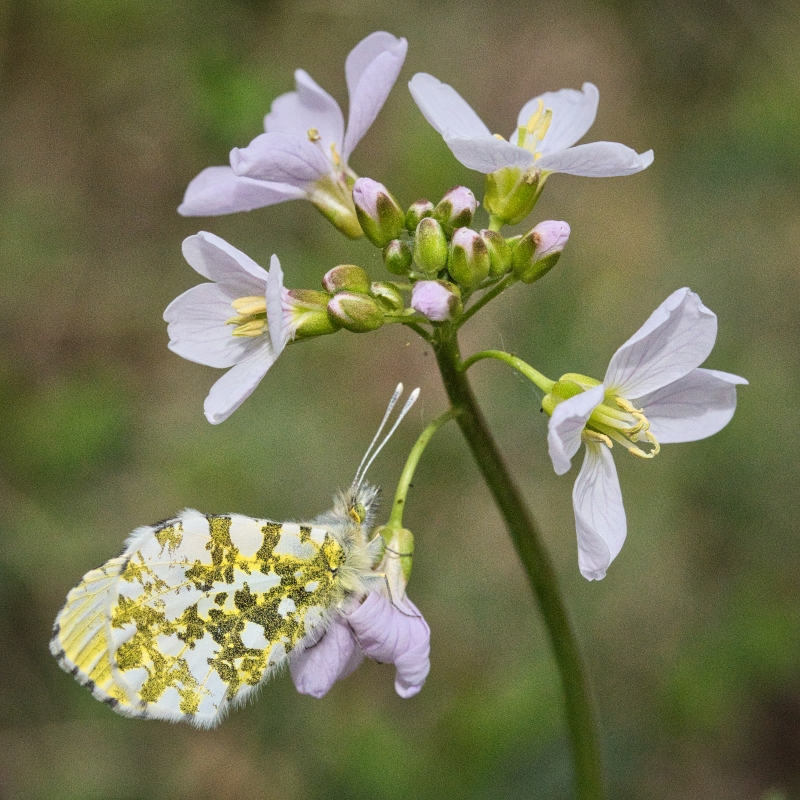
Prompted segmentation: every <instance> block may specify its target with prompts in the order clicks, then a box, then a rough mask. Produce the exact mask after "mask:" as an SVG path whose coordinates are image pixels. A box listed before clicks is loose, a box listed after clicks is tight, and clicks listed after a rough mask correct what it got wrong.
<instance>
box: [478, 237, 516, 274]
mask: <svg viewBox="0 0 800 800" xmlns="http://www.w3.org/2000/svg"><path fill="white" fill-rule="evenodd" d="M481 239H483V241H484V242H486V248H487V249H488V251H489V277H490V278H502V277H503V275H505V274H506V272H508V271H509V270H510V269H511V245H509V243H508V242H507V241H506V240H505V239H504V238H503V235H502V234H500V233H498V232H497V231H490V230H486V229H484V230H482V231H481Z"/></svg>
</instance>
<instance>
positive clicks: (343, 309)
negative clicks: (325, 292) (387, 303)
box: [328, 292, 383, 333]
mask: <svg viewBox="0 0 800 800" xmlns="http://www.w3.org/2000/svg"><path fill="white" fill-rule="evenodd" d="M328 314H329V315H330V317H331V319H332V320H333V321H334V322H335V323H337V324H339V325H341V326H342V327H343V328H345V329H346V330H348V331H352V332H353V333H368V332H369V331H374V330H377V329H378V328H380V327H381V325H383V311H381V307H380V306H379V305H378V303H377V301H376V300H373V299H372V298H371V297H370V296H369V295H366V294H356V293H355V292H339V293H338V294H337V295H334V296H333V297H331V298H330V299H329V300H328Z"/></svg>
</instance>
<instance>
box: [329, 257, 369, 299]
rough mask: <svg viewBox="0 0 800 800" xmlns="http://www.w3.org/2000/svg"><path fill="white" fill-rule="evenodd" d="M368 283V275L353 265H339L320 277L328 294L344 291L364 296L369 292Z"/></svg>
mask: <svg viewBox="0 0 800 800" xmlns="http://www.w3.org/2000/svg"><path fill="white" fill-rule="evenodd" d="M369 283H370V281H369V275H367V273H366V272H364V270H363V269H361V267H357V266H356V265H355V264H339V266H338V267H334V268H333V269H329V270H328V271H327V272H326V273H325V275H324V276H323V277H322V285H323V286H324V287H325V291H326V292H329V293H330V294H336V293H337V292H342V291H345V290H348V291H351V292H361V293H362V294H366V293H367V292H369ZM326 302H327V301H326Z"/></svg>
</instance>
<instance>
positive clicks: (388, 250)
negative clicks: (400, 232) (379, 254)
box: [383, 239, 413, 275]
mask: <svg viewBox="0 0 800 800" xmlns="http://www.w3.org/2000/svg"><path fill="white" fill-rule="evenodd" d="M412 260H413V255H412V254H411V248H410V247H409V246H408V245H407V244H406V243H405V242H401V241H400V239H392V241H391V242H389V244H387V245H386V247H384V248H383V263H384V264H385V265H386V269H388V270H389V272H391V273H392V275H408V271H409V270H410V269H411V262H412Z"/></svg>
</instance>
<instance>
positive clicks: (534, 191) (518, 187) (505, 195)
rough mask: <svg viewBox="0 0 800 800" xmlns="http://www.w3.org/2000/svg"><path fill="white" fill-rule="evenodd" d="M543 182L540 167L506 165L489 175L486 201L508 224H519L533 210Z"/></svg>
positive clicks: (499, 217) (487, 177)
mask: <svg viewBox="0 0 800 800" xmlns="http://www.w3.org/2000/svg"><path fill="white" fill-rule="evenodd" d="M543 184H544V178H543V177H542V176H541V173H540V172H539V170H534V169H531V168H529V169H527V170H524V171H523V170H522V169H520V168H519V167H503V168H502V169H498V170H497V171H496V172H491V173H489V174H488V175H487V176H486V193H485V194H484V196H483V205H484V207H485V208H486V210H487V211H488V212H489V214H491V215H492V216H493V217H496V218H497V219H498V220H500V222H502V223H503V224H504V225H516V224H517V223H518V222H522V220H523V219H525V217H527V216H528V214H530V213H531V211H532V210H533V207H534V206H535V205H536V201H537V200H538V199H539V193H540V192H541V190H542V186H543Z"/></svg>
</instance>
